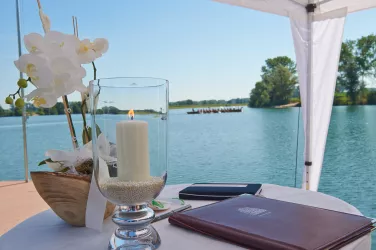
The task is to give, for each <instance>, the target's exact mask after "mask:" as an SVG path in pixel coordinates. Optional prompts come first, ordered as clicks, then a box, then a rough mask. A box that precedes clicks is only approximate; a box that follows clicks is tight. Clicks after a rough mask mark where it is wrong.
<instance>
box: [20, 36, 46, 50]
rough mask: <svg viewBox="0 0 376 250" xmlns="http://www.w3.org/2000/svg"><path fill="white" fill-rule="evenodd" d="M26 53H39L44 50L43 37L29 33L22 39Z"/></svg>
mask: <svg viewBox="0 0 376 250" xmlns="http://www.w3.org/2000/svg"><path fill="white" fill-rule="evenodd" d="M24 43H25V47H26V49H27V51H29V52H30V53H41V52H43V51H44V50H45V45H44V40H43V37H42V36H41V35H40V34H38V33H30V34H28V35H26V36H25V37H24Z"/></svg>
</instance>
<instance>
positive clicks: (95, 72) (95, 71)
mask: <svg viewBox="0 0 376 250" xmlns="http://www.w3.org/2000/svg"><path fill="white" fill-rule="evenodd" d="M92 64H93V70H94V80H97V68H96V67H95V63H94V62H92Z"/></svg>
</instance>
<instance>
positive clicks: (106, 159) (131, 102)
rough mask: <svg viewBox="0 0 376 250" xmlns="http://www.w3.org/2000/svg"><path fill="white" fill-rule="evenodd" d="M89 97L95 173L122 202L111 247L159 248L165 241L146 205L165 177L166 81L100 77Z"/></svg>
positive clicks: (103, 189) (106, 194) (108, 194)
mask: <svg viewBox="0 0 376 250" xmlns="http://www.w3.org/2000/svg"><path fill="white" fill-rule="evenodd" d="M89 95H90V105H89V106H90V112H91V128H96V129H91V130H90V131H91V133H92V149H93V165H94V175H93V176H94V177H95V180H96V183H97V185H98V189H99V191H100V192H101V194H102V195H103V196H104V197H105V198H106V199H107V200H108V201H110V202H111V203H113V204H116V205H117V206H118V209H117V210H116V212H115V213H114V215H113V216H112V221H113V222H114V223H115V224H116V225H117V226H118V228H117V229H116V230H115V232H114V233H113V235H112V236H111V239H110V241H109V244H108V249H109V250H115V249H116V250H131V249H137V250H139V249H150V250H151V249H157V248H158V247H159V246H160V245H161V244H162V241H161V238H160V236H159V234H158V232H157V231H156V230H155V228H154V227H153V226H152V225H151V223H152V221H153V220H154V218H155V214H154V211H153V210H152V209H151V208H150V207H149V206H148V204H150V203H151V202H152V201H153V199H155V198H156V197H157V196H158V195H159V194H160V192H161V191H162V190H163V188H164V186H165V184H166V181H167V148H168V147H167V122H168V81H167V80H163V79H156V78H141V77H140V78H130V77H126V78H110V79H98V80H94V81H91V82H90V93H89ZM108 166H111V168H109V167H108ZM109 169H115V170H116V171H109ZM102 216H103V215H102Z"/></svg>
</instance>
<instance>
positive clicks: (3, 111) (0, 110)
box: [0, 105, 5, 116]
mask: <svg viewBox="0 0 376 250" xmlns="http://www.w3.org/2000/svg"><path fill="white" fill-rule="evenodd" d="M0 116H5V110H4V109H3V107H1V105H0Z"/></svg>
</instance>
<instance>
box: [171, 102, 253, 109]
mask: <svg viewBox="0 0 376 250" xmlns="http://www.w3.org/2000/svg"><path fill="white" fill-rule="evenodd" d="M237 106H247V103H239V104H231V105H229V104H227V105H223V104H202V105H179V106H171V105H170V106H169V109H204V108H218V107H237Z"/></svg>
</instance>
